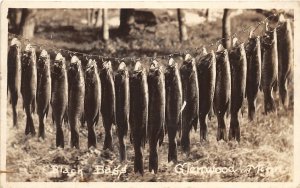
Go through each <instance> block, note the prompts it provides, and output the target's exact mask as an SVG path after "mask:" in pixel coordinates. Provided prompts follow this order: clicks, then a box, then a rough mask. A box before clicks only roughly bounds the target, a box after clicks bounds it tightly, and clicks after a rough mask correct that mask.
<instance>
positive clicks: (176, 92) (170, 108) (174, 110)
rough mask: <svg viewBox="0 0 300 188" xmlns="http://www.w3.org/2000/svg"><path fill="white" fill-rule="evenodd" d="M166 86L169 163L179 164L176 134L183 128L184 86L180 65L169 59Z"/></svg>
mask: <svg viewBox="0 0 300 188" xmlns="http://www.w3.org/2000/svg"><path fill="white" fill-rule="evenodd" d="M165 80H166V81H165V85H166V130H167V132H168V139H169V152H168V162H170V161H173V162H177V141H176V133H177V132H180V131H181V129H182V128H181V127H182V111H181V108H182V84H181V77H180V73H179V69H178V64H177V63H176V62H175V61H174V59H173V58H170V59H169V62H168V65H167V67H166V72H165Z"/></svg>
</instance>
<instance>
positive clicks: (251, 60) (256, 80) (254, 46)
mask: <svg viewBox="0 0 300 188" xmlns="http://www.w3.org/2000/svg"><path fill="white" fill-rule="evenodd" d="M246 56H247V79H246V80H247V81H246V97H247V100H248V119H249V120H250V121H252V120H253V119H254V117H255V110H256V99H257V94H258V90H259V87H260V81H261V47H260V37H259V36H257V37H254V36H253V31H251V32H250V36H249V42H248V44H247V45H246Z"/></svg>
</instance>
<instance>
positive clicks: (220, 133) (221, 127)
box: [217, 115, 227, 141]
mask: <svg viewBox="0 0 300 188" xmlns="http://www.w3.org/2000/svg"><path fill="white" fill-rule="evenodd" d="M222 139H223V140H224V141H227V136H226V124H225V120H224V115H223V116H221V115H218V130H217V141H219V140H222Z"/></svg>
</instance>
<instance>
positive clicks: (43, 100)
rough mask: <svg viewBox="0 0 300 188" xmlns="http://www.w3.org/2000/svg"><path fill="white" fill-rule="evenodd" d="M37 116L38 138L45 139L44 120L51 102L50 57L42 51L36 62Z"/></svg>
mask: <svg viewBox="0 0 300 188" xmlns="http://www.w3.org/2000/svg"><path fill="white" fill-rule="evenodd" d="M36 98H37V114H38V116H39V137H41V138H43V139H44V138H45V120H46V117H47V115H48V111H49V107H50V100H51V70H50V55H49V54H48V53H47V51H46V50H42V52H41V54H40V57H39V58H38V61H37V96H36Z"/></svg>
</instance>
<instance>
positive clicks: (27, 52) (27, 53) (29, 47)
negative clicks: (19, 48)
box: [23, 44, 35, 58]
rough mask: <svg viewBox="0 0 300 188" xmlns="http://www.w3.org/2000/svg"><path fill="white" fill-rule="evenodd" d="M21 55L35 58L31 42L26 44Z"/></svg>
mask: <svg viewBox="0 0 300 188" xmlns="http://www.w3.org/2000/svg"><path fill="white" fill-rule="evenodd" d="M23 56H25V57H32V58H35V49H34V48H33V46H32V45H31V44H27V45H26V47H25V50H24V53H23Z"/></svg>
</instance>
